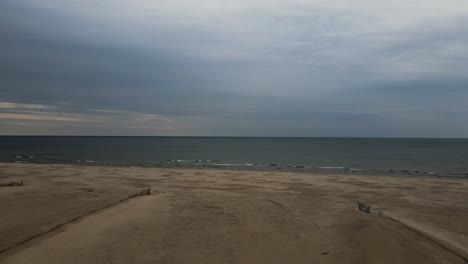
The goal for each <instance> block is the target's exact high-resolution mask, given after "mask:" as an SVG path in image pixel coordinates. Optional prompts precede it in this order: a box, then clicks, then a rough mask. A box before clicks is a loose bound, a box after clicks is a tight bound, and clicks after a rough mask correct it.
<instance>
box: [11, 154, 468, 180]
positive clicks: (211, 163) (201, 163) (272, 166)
mask: <svg viewBox="0 0 468 264" xmlns="http://www.w3.org/2000/svg"><path fill="white" fill-rule="evenodd" d="M3 161H4V162H5V161H6V162H14V163H45V164H76V165H89V166H92V165H96V166H120V167H133V166H142V167H183V168H184V167H185V168H191V167H193V168H199V167H202V168H226V169H244V168H245V169H247V168H248V169H254V170H284V171H304V172H311V173H314V172H317V173H355V174H356V173H358V174H377V175H378V174H385V175H413V176H433V177H447V178H468V173H466V172H446V173H441V172H432V171H424V170H406V169H364V168H354V167H347V166H316V165H315V166H314V165H302V164H299V165H298V164H294V165H291V164H278V163H269V164H256V163H229V162H223V161H220V160H215V159H194V160H188V159H168V160H154V161H151V160H150V161H148V160H146V161H122V160H115V161H99V160H93V159H77V160H71V159H58V158H47V157H41V156H32V155H25V154H18V155H14V156H12V157H11V158H10V159H9V160H3Z"/></svg>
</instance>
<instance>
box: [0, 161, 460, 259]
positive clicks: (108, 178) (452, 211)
mask: <svg viewBox="0 0 468 264" xmlns="http://www.w3.org/2000/svg"><path fill="white" fill-rule="evenodd" d="M364 176H365V177H363V176H361V175H350V174H343V175H337V174H335V175H320V174H313V175H310V174H307V173H293V172H278V171H240V170H225V169H223V170H215V169H188V168H180V169H176V168H138V167H134V168H129V167H108V166H102V167H101V166H95V165H93V166H75V165H63V164H58V165H43V164H15V163H0V181H1V182H2V183H3V182H5V181H15V180H24V186H21V187H6V188H1V189H0V196H1V197H0V198H1V199H0V201H1V202H0V210H1V211H2V213H3V214H4V220H5V224H4V226H2V227H0V228H2V230H0V232H1V233H2V234H4V235H3V236H2V238H0V249H2V248H5V247H7V246H8V245H14V244H15V241H16V243H17V242H18V241H19V240H21V239H20V238H23V240H24V238H27V237H29V236H32V235H34V234H36V233H37V232H38V230H43V231H44V230H48V229H50V228H51V227H54V226H56V225H58V224H61V223H64V222H67V220H70V219H73V218H76V217H77V216H80V215H83V214H86V213H87V212H90V211H92V210H94V209H97V208H102V207H105V206H106V205H108V204H112V203H115V202H117V201H119V200H121V199H122V198H124V197H127V196H128V195H130V194H132V193H135V192H138V191H141V189H142V188H145V187H146V186H150V187H151V190H152V192H153V194H152V195H151V197H153V198H150V199H149V200H151V201H152V202H146V203H147V204H146V205H145V207H144V208H146V209H144V208H142V211H138V212H135V215H130V216H129V215H128V212H129V211H128V210H130V209H129V208H127V209H125V210H123V209H122V208H121V207H125V208H126V207H128V206H125V205H122V206H121V205H117V206H112V208H109V209H105V210H102V211H98V212H97V213H93V214H91V215H90V216H86V217H85V218H84V219H82V220H79V221H77V222H75V221H73V222H71V223H70V224H67V225H65V227H63V228H60V229H61V230H59V231H53V232H52V233H53V234H52V235H48V236H47V237H46V238H41V237H39V238H37V239H33V241H30V242H27V243H25V244H24V245H22V246H19V247H17V248H13V249H12V250H8V251H7V252H4V253H3V254H0V261H1V260H4V259H6V260H8V261H11V260H19V259H21V258H23V259H27V258H31V256H33V255H34V254H36V255H34V256H35V257H34V258H35V259H38V262H37V263H42V262H41V261H42V259H43V263H48V262H50V261H51V259H48V258H47V256H45V255H43V254H42V255H41V254H39V253H38V252H42V251H41V250H43V249H44V247H46V246H52V245H54V247H57V245H60V243H59V244H54V243H55V242H53V241H56V240H57V241H59V240H58V239H59V238H60V239H72V238H76V236H74V235H72V234H74V232H75V233H77V234H79V233H82V232H85V233H86V232H88V231H89V229H90V227H85V226H87V225H88V224H86V223H88V222H89V221H91V220H89V219H94V218H95V217H97V218H99V219H100V220H99V221H98V222H99V223H100V225H108V224H110V223H112V221H111V219H109V216H108V214H111V213H112V212H116V214H118V215H121V216H119V217H121V218H122V219H127V220H125V221H140V220H141V221H143V219H144V218H145V217H142V216H141V215H140V214H145V213H144V211H145V210H153V209H150V208H153V206H156V207H158V208H159V207H160V206H163V205H164V206H163V207H164V208H166V209H167V208H171V209H167V210H166V209H164V210H165V211H164V212H162V211H161V213H162V214H164V215H165V217H167V218H169V219H170V221H169V222H166V220H164V219H160V217H159V216H158V217H156V216H153V215H149V216H146V217H147V220H148V221H147V222H146V220H145V221H144V223H143V222H142V225H144V226H146V228H147V229H148V230H153V229H155V230H162V229H161V228H162V226H161V225H168V227H167V230H166V229H165V228H163V229H164V230H166V231H164V235H162V234H158V233H157V232H156V233H153V235H152V236H151V237H147V236H146V235H144V234H138V235H135V239H139V238H141V239H143V240H144V241H143V242H142V243H143V245H150V244H152V243H156V244H158V245H159V246H161V247H162V248H159V249H158V250H155V249H153V250H151V249H148V248H147V249H145V251H142V254H143V256H142V258H143V257H144V258H146V257H148V255H147V253H145V252H146V250H150V252H153V253H154V252H157V254H159V258H160V259H163V260H164V259H165V260H166V261H162V262H161V263H171V262H170V261H169V260H172V261H175V260H179V261H180V260H182V259H179V257H178V256H179V255H180V254H182V255H183V256H186V257H190V258H191V259H192V260H196V261H194V262H193V261H192V262H193V263H198V262H197V261H198V260H200V263H202V261H201V260H202V259H200V256H198V255H197V254H199V253H200V252H205V253H206V254H208V252H210V250H209V249H210V248H211V247H215V248H217V251H216V252H221V253H220V254H221V255H219V256H218V255H217V254H218V253H216V254H215V255H216V256H217V257H213V258H214V259H213V260H212V261H211V262H210V261H207V262H209V263H216V262H219V261H220V260H223V259H224V258H226V257H229V259H230V258H235V259H238V260H242V258H243V257H245V258H247V259H246V261H243V262H244V263H247V262H249V261H247V260H249V259H250V260H252V258H251V257H253V256H251V255H252V254H253V255H255V256H256V258H259V259H263V260H267V259H268V258H269V257H268V256H267V255H264V254H263V253H261V252H262V250H273V249H274V248H275V247H276V246H279V245H280V244H282V243H284V242H287V241H289V242H288V243H299V244H298V245H296V246H294V247H291V248H289V247H286V248H287V252H288V253H287V254H286V253H285V254H286V255H287V256H288V258H286V257H285V258H282V257H281V256H280V255H278V256H276V257H277V258H278V259H277V260H276V259H268V260H271V261H273V262H274V263H279V261H280V260H283V261H286V260H287V259H289V258H291V257H292V256H296V255H297V256H298V257H299V259H297V261H296V262H297V263H303V262H306V260H308V261H310V260H316V261H319V262H320V261H323V258H324V255H320V254H321V253H324V252H329V253H327V254H326V256H327V257H328V259H330V261H329V262H327V261H326V263H340V261H341V262H342V261H343V259H344V258H346V259H347V258H350V259H351V262H350V263H366V261H362V258H361V257H360V256H358V255H354V253H353V252H355V251H357V252H360V254H361V255H364V256H367V258H368V259H370V260H374V262H375V260H376V259H374V258H377V257H379V255H386V254H387V253H388V252H387V250H390V248H386V247H393V251H395V252H396V253H395V254H396V255H395V256H392V255H391V254H390V255H388V257H389V258H390V259H391V260H393V261H398V262H399V263H432V262H422V259H420V257H421V256H423V255H424V256H425V255H427V254H429V255H427V257H428V259H431V258H432V257H434V256H433V255H432V253H431V252H436V251H440V252H439V253H440V254H441V256H442V257H443V258H444V259H443V261H447V262H448V263H459V262H457V259H461V258H460V256H461V257H462V258H465V261H466V258H467V252H466V251H463V249H466V248H468V247H467V246H468V239H467V237H468V224H466V222H467V221H466V220H467V219H468V205H465V204H466V203H463V201H464V200H465V196H466V193H467V191H468V182H466V181H463V180H462V181H460V180H459V179H455V180H452V179H440V178H434V177H405V176H398V177H395V176H390V177H389V176H367V175H364ZM396 179H398V180H396ZM145 199H146V198H145ZM154 199H156V200H157V201H158V202H155V201H153V200H154ZM132 200H133V199H132ZM146 200H147V199H146ZM357 200H360V201H365V202H366V203H368V204H370V205H371V212H375V213H376V214H370V215H368V214H364V213H362V212H358V211H357V210H356V201H357ZM137 201H141V199H136V200H135V202H133V201H129V203H132V204H134V205H135V206H136V205H137V204H139V203H140V202H137ZM160 202H161V204H159V203H160ZM125 203H127V202H125ZM161 208H162V207H161ZM117 212H119V213H117ZM380 213H383V214H386V215H389V216H390V217H393V218H395V219H396V220H399V221H401V219H404V224H405V225H406V227H404V226H402V225H401V224H398V223H392V221H391V220H390V219H387V218H385V217H381V216H379V215H378V214H380ZM51 215H54V217H52V218H51ZM116 217H117V215H116ZM129 217H130V218H129ZM106 219H108V220H106ZM145 219H146V218H145ZM190 219H191V220H190ZM51 220H52V222H51ZM163 220H164V221H163ZM96 221H97V220H96ZM122 221H123V220H122ZM108 222H109V223H108ZM153 222H155V223H156V222H157V223H160V224H161V225H159V224H158V225H156V224H153ZM163 222H164V223H163ZM210 223H211V224H210ZM364 223H365V224H364ZM213 224H215V226H216V228H215V229H214V230H213V229H212V228H213ZM110 226H112V225H110ZM130 227H131V226H129V225H128V224H125V223H123V222H119V223H116V224H115V226H114V227H113V228H115V232H117V233H119V232H121V231H119V230H122V229H123V230H126V228H130ZM109 228H110V227H109ZM262 228H266V229H265V230H263V232H266V233H264V235H266V234H269V235H267V236H266V237H264V235H261V234H262V232H260V233H258V229H260V230H262ZM218 229H219V230H218ZM184 230H185V231H184ZM390 230H393V231H390ZM396 230H398V232H397V233H398V234H393V233H392V232H395V231H396ZM405 230H406V231H405ZM415 230H416V231H415ZM95 231H96V232H101V231H102V230H100V229H99V230H95ZM188 231H190V232H189V233H187V232H188ZM122 232H123V231H122ZM128 232H130V231H128ZM192 232H193V233H194V236H191V235H187V234H191V233H192ZM356 232H358V233H356ZM412 232H413V233H412ZM414 232H424V233H427V234H429V235H430V236H432V237H435V238H436V239H437V240H438V241H441V243H444V244H443V245H447V244H448V247H449V248H450V251H452V252H455V253H456V254H452V253H450V252H447V251H446V250H445V251H444V249H443V248H441V245H437V244H436V243H434V242H431V241H430V239H427V238H424V237H419V238H418V236H420V235H418V234H417V233H414ZM124 233H125V232H124ZM124 233H122V234H121V235H124V236H125V235H128V234H126V233H125V234H124ZM195 234H196V235H195ZM301 234H302V235H301ZM291 236H293V237H295V236H298V237H297V238H294V239H292V237H291ZM345 238H346V239H345ZM87 239H88V240H87V243H84V244H80V243H78V242H76V243H77V244H76V245H75V246H76V247H77V248H78V249H76V250H78V251H80V250H82V251H86V252H88V251H89V250H91V251H93V252H94V253H93V254H94V255H95V256H107V257H110V258H113V257H112V256H109V255H108V254H109V252H107V251H105V250H104V251H103V248H102V247H93V248H89V245H88V244H89V243H94V242H93V239H92V238H91V237H89V238H87ZM180 239H184V241H185V240H187V241H188V242H187V243H185V242H181V241H182V240H180ZM200 239H201V240H200ZM213 239H214V241H218V240H219V239H221V240H219V242H217V243H216V244H213V245H211V246H208V245H206V246H205V245H204V243H207V241H212V240H213ZM265 239H267V240H265ZM291 239H292V240H291ZM343 239H344V240H343ZM356 239H357V240H356ZM375 239H376V240H377V241H382V242H381V243H382V245H374V244H375V242H373V241H374V240H375ZM101 240H102V241H101ZM225 240H226V241H225ZM328 240H330V241H328ZM60 241H61V240H60ZM67 241H68V240H67ZM99 241H101V242H102V243H104V244H106V243H110V242H111V239H106V238H105V237H103V238H102V239H100V240H99ZM155 241H157V242H155ZM171 241H172V242H171ZM222 241H224V242H222ZM293 241H299V242H293ZM321 241H328V242H327V243H328V244H327V243H326V245H323V244H321V243H322V242H321ZM350 241H354V242H353V243H351V244H350ZM62 242H63V241H62ZM101 242H100V243H101ZM130 242H131V241H127V242H125V241H121V242H119V243H120V244H119V245H120V246H119V247H123V248H125V247H128V246H129V244H128V243H130ZM133 242H134V241H133ZM133 242H132V243H133ZM189 242H190V243H189ZM356 242H358V244H359V243H360V244H359V245H354V244H355V243H356ZM74 243H75V242H74ZM168 243H169V244H171V243H172V244H171V245H173V246H171V247H170V249H168V248H166V246H167V245H169V244H168ZM210 243H211V242H210ZM244 243H245V244H247V245H250V247H253V248H252V249H255V248H257V250H259V251H260V253H258V252H253V251H251V249H250V247H249V248H244V247H242V246H241V245H242V244H244ZM258 243H264V244H265V245H263V244H262V246H259V245H260V244H258ZM317 243H318V244H317ZM400 243H401V245H399V244H400ZM165 245H166V246H165ZM195 245H196V246H195ZM214 245H216V246H214ZM255 245H256V246H255ZM320 245H321V246H320ZM193 247H195V248H193ZM225 247H228V248H230V249H229V250H227V248H225ZM297 247H299V248H302V247H304V248H307V249H308V250H307V251H300V252H299V251H297V250H298V249H297ZM405 247H406V248H405ZM348 248H349V249H348ZM429 248H430V249H431V250H430V251H428V252H426V251H427V250H428V249H429ZM437 248H438V249H437ZM460 248H461V249H462V250H461V251H460ZM40 249H41V250H40ZM234 249H235V250H234ZM38 250H39V251H38ZM226 250H227V251H226ZM232 250H234V251H236V252H237V253H236V252H235V254H237V255H235V257H233V255H232V254H231V253H229V252H231V251H232ZM317 250H318V251H321V252H318V251H317ZM327 250H328V251H327ZM441 250H442V251H441ZM57 251H58V252H59V253H60V254H62V257H63V260H64V259H67V258H68V259H70V258H71V259H74V258H78V257H77V256H75V257H73V256H72V255H73V254H74V253H73V252H74V251H67V249H66V248H63V250H57ZM124 251H125V250H124ZM410 251H414V252H413V253H411V252H410ZM34 252H36V253H34ZM398 252H399V253H398ZM417 252H419V253H417ZM424 252H426V253H424ZM444 252H445V253H444ZM33 253H34V254H33ZM416 253H417V254H416ZM31 254H32V255H31ZM37 254H39V255H37ZM60 254H59V255H60ZM70 254H71V255H70ZM121 254H123V255H122V256H120V257H121V258H122V257H123V259H126V258H127V257H128V258H129V257H130V256H129V255H128V254H129V253H125V252H122V253H121ZM155 254H156V253H155ZM193 254H194V255H193ZM210 254H212V253H210ZM265 254H266V253H265ZM421 254H422V255H421ZM457 254H458V255H459V257H457ZM273 255H275V254H273ZM183 256H182V258H183ZM210 256H211V255H210ZM404 256H405V257H404ZM133 257H135V256H132V258H133ZM128 258H127V259H126V260H127V261H133V260H134V259H131V258H130V259H128ZM136 258H138V257H136ZM423 259H424V258H423ZM428 259H424V260H425V261H427V260H428ZM78 260H79V258H78V259H74V261H77V262H76V263H79V261H78ZM215 260H216V261H215ZM438 260H439V261H442V259H438ZM88 261H89V260H88ZM275 261H276V262H275ZM334 261H335V262H334ZM409 261H411V262H409ZM434 261H435V260H434ZM241 262H242V261H241ZM6 263H22V262H19V261H18V262H15V261H12V262H6ZM52 263H53V261H52ZM57 263H59V262H57ZM69 263H75V262H73V261H72V262H69ZM90 263H93V262H90ZM97 263H98V262H97ZM117 263H119V262H117ZM122 263H123V262H122ZM141 263H146V262H141ZM367 263H372V262H367ZM388 263H392V262H391V261H389V262H388ZM433 263H437V262H433ZM460 263H463V262H460Z"/></svg>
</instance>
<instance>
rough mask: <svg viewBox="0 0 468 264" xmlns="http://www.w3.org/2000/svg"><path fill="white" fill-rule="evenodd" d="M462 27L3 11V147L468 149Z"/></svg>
mask: <svg viewBox="0 0 468 264" xmlns="http://www.w3.org/2000/svg"><path fill="white" fill-rule="evenodd" d="M231 2H232V1H231ZM467 23H468V2H466V1H461V0H460V1H455V0H449V1H438V2H435V1H433V2H427V1H416V0H411V1H392V2H388V1H386V2H384V1H370V0H369V1H367V0H362V1H359V0H355V1H349V0H348V1H339V0H336V1H300V0H294V1H291V0H289V1H282V0H273V1H262V0H255V1H252V0H250V1H247V0H241V1H235V2H232V3H229V2H227V1H213V0H208V1H203V2H199V1H187V0H186V1H181V0H176V1H130V0H117V1H116V0H113V1H110V0H104V1H91V0H80V1H78V0H76V1H65V2H64V1H58V0H47V1H37V0H24V1H14V0H4V1H1V2H0V36H1V42H0V91H1V93H0V134H92V135H96V134H97V135H105V134H112V135H209V136H211V135H220V136H227V135H228V136H237V135H239V136H247V135H249V136H385V137H386V136H397V137H405V136H407V137H467V135H468V122H466V121H464V120H465V119H466V116H468V106H467V105H468V87H467V85H468V77H467V68H468V28H467V27H466V26H465V25H466V24H467ZM34 107H35V108H34Z"/></svg>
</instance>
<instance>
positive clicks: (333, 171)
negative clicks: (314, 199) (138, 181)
mask: <svg viewBox="0 0 468 264" xmlns="http://www.w3.org/2000/svg"><path fill="white" fill-rule="evenodd" d="M0 164H37V165H63V166H78V167H87V166H91V167H107V168H113V167H115V168H147V169H188V170H232V171H245V172H249V171H259V172H278V173H282V172H286V173H300V174H319V175H351V176H379V177H418V178H419V177H422V178H426V177H427V178H438V179H449V180H451V179H453V180H468V173H463V172H454V173H447V174H446V175H442V174H441V173H433V172H424V171H420V170H414V171H412V170H399V169H389V170H369V169H353V168H348V167H314V166H309V165H281V164H273V166H272V164H269V165H267V164H248V165H245V164H209V163H207V164H198V165H193V164H190V163H189V164H187V163H184V162H182V163H180V164H178V163H173V162H169V163H162V162H148V164H163V165H159V166H154V165H153V166H151V165H142V164H125V165H124V164H111V163H107V162H95V161H92V162H85V161H82V162H78V163H65V162H64V163H46V162H29V161H9V162H7V161H0ZM237 165H239V166H237Z"/></svg>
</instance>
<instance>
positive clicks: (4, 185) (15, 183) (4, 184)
mask: <svg viewBox="0 0 468 264" xmlns="http://www.w3.org/2000/svg"><path fill="white" fill-rule="evenodd" d="M11 186H23V181H20V182H9V183H0V187H11Z"/></svg>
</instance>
